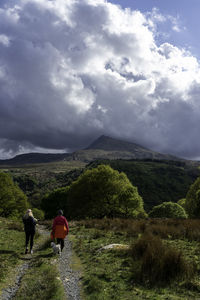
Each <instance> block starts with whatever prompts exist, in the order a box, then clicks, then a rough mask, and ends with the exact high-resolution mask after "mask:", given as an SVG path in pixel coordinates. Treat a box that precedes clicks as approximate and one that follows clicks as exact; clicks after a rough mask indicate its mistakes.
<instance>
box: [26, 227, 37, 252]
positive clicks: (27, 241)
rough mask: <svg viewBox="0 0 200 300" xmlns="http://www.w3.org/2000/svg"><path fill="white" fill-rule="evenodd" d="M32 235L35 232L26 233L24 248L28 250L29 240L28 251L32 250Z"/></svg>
mask: <svg viewBox="0 0 200 300" xmlns="http://www.w3.org/2000/svg"><path fill="white" fill-rule="evenodd" d="M34 235H35V231H26V248H28V243H29V240H30V249H32V248H33V238H34Z"/></svg>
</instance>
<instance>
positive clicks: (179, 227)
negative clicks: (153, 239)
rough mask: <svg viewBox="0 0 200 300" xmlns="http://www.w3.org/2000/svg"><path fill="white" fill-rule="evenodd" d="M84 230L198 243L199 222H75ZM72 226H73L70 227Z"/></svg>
mask: <svg viewBox="0 0 200 300" xmlns="http://www.w3.org/2000/svg"><path fill="white" fill-rule="evenodd" d="M76 224H77V225H81V226H84V227H85V228H96V229H100V230H105V231H114V232H118V233H121V232H123V233H125V234H126V236H130V237H137V236H138V235H141V234H143V233H149V234H150V233H151V234H153V235H156V236H159V237H161V238H162V239H168V238H170V239H187V240H189V241H200V220H192V219H188V220H179V219H146V220H132V219H108V218H104V219H101V220H99V219H92V220H84V221H78V222H76ZM72 226H73V225H72Z"/></svg>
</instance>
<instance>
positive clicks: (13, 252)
mask: <svg viewBox="0 0 200 300" xmlns="http://www.w3.org/2000/svg"><path fill="white" fill-rule="evenodd" d="M1 254H13V255H16V256H18V254H17V253H16V252H15V251H12V250H0V255H1Z"/></svg>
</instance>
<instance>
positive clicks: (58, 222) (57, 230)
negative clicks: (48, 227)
mask: <svg viewBox="0 0 200 300" xmlns="http://www.w3.org/2000/svg"><path fill="white" fill-rule="evenodd" d="M68 233H69V226H68V223H67V220H66V218H65V217H63V216H57V217H56V218H55V219H54V221H53V227H52V234H53V236H54V238H58V239H64V238H65V237H66V235H67V234H68Z"/></svg>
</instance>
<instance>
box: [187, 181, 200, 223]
mask: <svg viewBox="0 0 200 300" xmlns="http://www.w3.org/2000/svg"><path fill="white" fill-rule="evenodd" d="M185 209H186V212H187V213H188V215H189V217H191V218H200V177H199V178H197V180H196V181H195V182H194V183H193V184H192V185H191V186H190V188H189V191H188V193H187V195H186V201H185Z"/></svg>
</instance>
